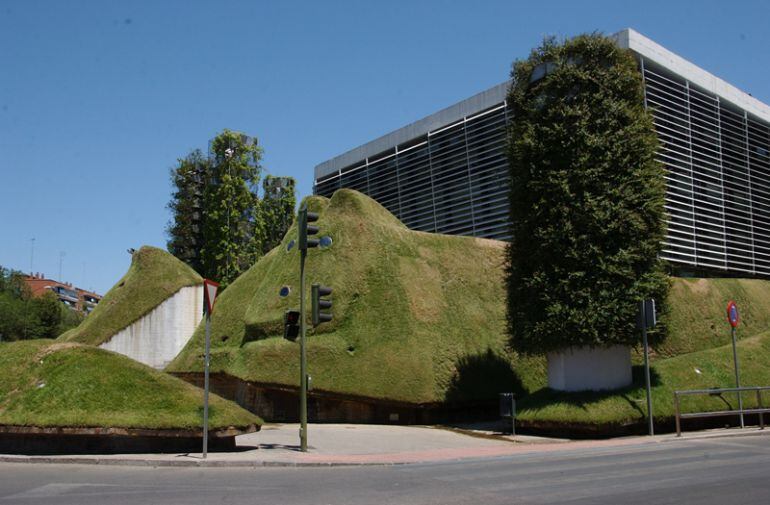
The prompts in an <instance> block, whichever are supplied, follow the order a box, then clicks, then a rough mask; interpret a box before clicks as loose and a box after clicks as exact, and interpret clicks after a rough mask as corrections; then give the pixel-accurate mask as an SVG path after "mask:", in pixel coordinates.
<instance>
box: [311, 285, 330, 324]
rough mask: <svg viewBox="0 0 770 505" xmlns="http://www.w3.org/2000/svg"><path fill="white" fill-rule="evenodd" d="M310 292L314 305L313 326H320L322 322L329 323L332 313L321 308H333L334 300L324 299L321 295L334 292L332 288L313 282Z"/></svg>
mask: <svg viewBox="0 0 770 505" xmlns="http://www.w3.org/2000/svg"><path fill="white" fill-rule="evenodd" d="M310 293H311V296H310V299H311V301H312V303H311V305H312V307H313V326H318V325H319V324H321V323H328V322H329V321H331V320H332V315H331V314H330V313H328V312H321V310H325V309H330V308H332V301H331V300H324V299H323V298H321V297H322V296H329V295H330V294H332V288H330V287H327V286H321V285H320V284H313V286H312V287H311V291H310Z"/></svg>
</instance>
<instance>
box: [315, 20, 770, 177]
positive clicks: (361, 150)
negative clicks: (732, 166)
mask: <svg viewBox="0 0 770 505" xmlns="http://www.w3.org/2000/svg"><path fill="white" fill-rule="evenodd" d="M610 38H612V39H614V40H615V41H616V43H617V44H618V46H619V47H622V48H624V49H630V50H632V51H633V52H635V53H636V54H638V55H640V56H641V57H642V58H644V59H645V60H650V61H652V62H654V63H656V64H658V65H660V66H662V67H665V68H666V69H668V70H670V71H671V72H673V73H675V74H677V75H679V76H681V77H683V78H684V79H686V80H688V81H690V82H691V83H693V84H695V85H696V86H698V87H700V88H703V89H704V90H706V91H709V92H711V93H714V94H715V95H717V96H719V97H720V98H721V99H724V100H726V101H728V102H730V103H732V104H734V105H736V106H738V107H740V108H741V109H744V110H746V111H747V112H748V113H749V114H752V115H754V116H756V117H757V118H759V119H761V120H763V121H766V122H768V123H770V106H768V105H767V104H765V103H763V102H761V101H759V100H757V99H756V98H754V97H753V96H751V95H749V94H748V93H746V92H744V91H741V90H740V89H738V88H736V87H735V86H733V85H732V84H730V83H728V82H727V81H724V80H722V79H720V78H719V77H717V76H715V75H713V74H711V73H709V72H707V71H706V70H703V69H702V68H700V67H699V66H697V65H695V64H694V63H691V62H689V61H687V60H686V59H684V58H682V57H681V56H679V55H677V54H675V53H673V52H671V51H669V50H668V49H666V48H665V47H663V46H661V45H660V44H658V43H656V42H654V41H653V40H651V39H649V38H647V37H645V36H644V35H642V34H641V33H639V32H637V31H636V30H634V29H632V28H626V29H625V30H621V31H619V32H617V33H615V34H614V35H611V36H610ZM510 83H511V81H510V80H507V81H505V82H501V83H500V84H498V85H496V86H493V87H491V88H489V89H487V90H485V91H482V92H481V93H478V94H476V95H473V96H472V97H470V98H466V99H465V100H462V101H460V102H457V103H456V104H454V105H450V106H449V107H447V108H445V109H441V110H440V111H438V112H435V113H433V114H431V115H429V116H426V117H424V118H422V119H420V120H418V121H415V122H414V123H411V124H408V125H406V126H404V127H402V128H399V129H398V130H395V131H392V132H390V133H387V134H385V135H383V136H381V137H378V138H376V139H374V140H372V141H370V142H367V143H366V144H363V145H361V146H359V147H356V148H354V149H351V150H350V151H347V152H345V153H343V154H340V155H339V156H335V157H334V158H331V159H330V160H327V161H324V162H322V163H319V164H318V165H316V167H315V179H316V180H318V179H320V178H322V177H325V176H327V175H330V174H333V173H336V172H338V171H340V170H341V169H343V168H345V167H348V166H350V165H352V164H354V163H357V162H360V161H362V160H365V159H367V158H370V157H372V156H375V155H377V154H380V153H382V152H384V151H387V150H389V149H393V148H394V147H396V146H398V145H400V144H403V143H404V142H408V141H410V140H412V139H414V138H417V137H420V136H422V135H426V134H427V133H429V132H432V131H434V130H437V129H439V128H442V127H444V126H446V125H449V124H451V123H454V122H455V121H459V120H461V119H463V118H465V117H468V116H472V115H474V114H476V113H478V112H482V111H484V110H486V109H488V108H490V107H493V106H495V105H497V104H499V103H501V102H503V101H505V98H506V95H507V93H508V87H509V85H510Z"/></svg>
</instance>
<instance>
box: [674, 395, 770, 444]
mask: <svg viewBox="0 0 770 505" xmlns="http://www.w3.org/2000/svg"><path fill="white" fill-rule="evenodd" d="M768 390H770V386H751V387H741V388H718V389H688V390H683V391H674V410H675V411H676V436H677V437H681V436H682V423H681V420H682V419H692V418H698V417H721V416H740V417H741V421H743V416H744V415H746V414H757V415H758V416H759V428H760V429H765V418H764V414H768V413H770V408H765V407H763V406H762V405H763V404H762V391H768ZM744 391H746V392H751V391H754V392H756V395H757V408H753V409H741V408H739V409H737V410H715V411H711V412H688V413H686V414H682V413H681V412H680V409H679V397H680V396H686V395H709V396H721V395H722V393H738V394H739V395H740V394H741V393H742V392H744ZM741 424H743V422H741Z"/></svg>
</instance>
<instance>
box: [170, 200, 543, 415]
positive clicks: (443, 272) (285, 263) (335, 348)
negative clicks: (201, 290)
mask: <svg viewBox="0 0 770 505" xmlns="http://www.w3.org/2000/svg"><path fill="white" fill-rule="evenodd" d="M309 203H310V207H311V208H312V209H313V210H316V211H319V212H320V213H321V217H320V220H319V225H320V226H321V229H322V234H326V233H328V234H329V235H331V236H332V237H333V238H334V245H333V246H332V247H331V248H329V249H327V250H317V249H316V250H311V251H310V252H309V258H308V262H307V279H308V285H310V284H311V283H313V282H320V283H323V284H327V285H330V286H332V287H333V288H334V296H333V299H334V307H333V313H334V321H333V322H331V323H328V324H325V325H323V326H321V327H319V332H318V333H311V334H310V337H309V339H308V362H309V372H310V374H311V375H312V377H313V384H314V387H316V388H318V389H323V390H330V391H337V392H342V393H350V394H357V395H365V396H369V397H374V398H385V399H392V400H402V401H409V402H434V401H445V400H450V401H451V400H462V399H467V398H479V397H482V398H483V397H487V398H489V397H494V395H495V394H496V393H497V390H498V388H499V387H501V385H503V386H502V387H503V388H504V389H506V390H510V389H512V388H513V389H516V390H521V389H522V387H534V386H535V385H536V384H537V383H538V382H541V381H542V379H543V377H544V366H543V361H542V359H528V360H523V359H518V358H517V357H516V356H515V355H512V354H511V353H509V352H508V351H506V349H505V322H504V316H505V313H504V306H503V304H502V303H501V300H502V297H503V296H504V290H503V284H502V277H501V275H490V272H500V271H501V268H502V262H503V247H502V246H503V244H502V243H500V242H495V241H490V240H481V239H474V238H468V237H456V236H446V235H437V234H428V233H421V232H415V231H411V230H409V229H407V228H406V227H405V226H404V225H403V224H401V223H400V222H399V221H398V220H397V219H396V218H395V217H393V215H391V214H390V213H389V212H387V211H386V210H385V209H384V208H382V207H381V206H380V205H379V204H377V203H376V202H375V201H374V200H372V199H370V198H368V197H366V196H364V195H361V194H360V193H356V192H354V191H349V190H343V191H339V192H337V193H336V194H335V195H334V197H333V198H332V199H331V200H327V199H325V198H319V197H314V198H311V199H309ZM293 237H296V228H292V229H291V230H289V232H288V233H287V235H286V238H284V242H283V243H282V244H281V246H279V247H278V248H276V249H274V250H273V251H271V252H270V253H269V254H268V255H267V256H265V257H264V258H263V259H262V260H260V261H259V262H258V263H257V264H256V265H255V266H254V267H253V268H252V269H250V270H249V271H248V272H247V273H245V274H244V275H243V276H241V277H240V278H239V279H238V280H236V281H235V282H234V283H233V284H232V285H231V286H230V287H228V288H227V290H225V291H224V292H223V293H222V295H221V297H220V298H219V299H218V300H217V308H216V311H215V313H214V316H213V318H212V342H213V344H212V349H213V357H212V360H213V365H212V366H213V369H214V370H222V371H226V372H228V373H230V374H233V375H236V376H238V377H241V378H244V379H248V380H253V381H264V382H272V383H282V384H288V385H296V384H297V383H298V376H299V371H298V350H297V344H294V343H291V342H287V341H285V340H284V339H283V338H281V332H282V328H281V324H282V316H283V312H284V310H286V309H288V308H293V307H296V306H298V296H297V286H296V279H297V278H298V269H299V265H298V264H299V257H298V255H299V252H298V251H297V249H296V248H294V249H293V250H292V251H289V252H287V251H286V247H285V246H286V243H287V242H288V241H289V239H290V238H293ZM284 284H287V285H290V286H291V287H292V288H293V290H294V292H293V293H292V295H291V296H289V297H288V298H287V299H281V298H279V297H278V291H279V288H280V287H281V286H282V285H284ZM308 290H309V287H308ZM308 298H309V297H308ZM202 340H203V331H202V328H198V331H197V332H196V334H195V335H194V336H193V338H192V340H191V342H190V343H189V344H188V346H187V347H186V348H185V350H184V351H183V352H182V353H181V354H180V356H178V357H177V359H176V360H175V361H174V362H172V363H171V365H169V367H168V369H167V370H168V371H187V370H198V371H199V370H201V367H202V361H201V359H200V357H199V356H200V354H201V352H200V349H201V348H202ZM511 363H513V366H514V367H515V368H516V370H517V372H518V377H517V374H515V373H514V372H513V368H512V366H511ZM520 382H524V384H521V383H520Z"/></svg>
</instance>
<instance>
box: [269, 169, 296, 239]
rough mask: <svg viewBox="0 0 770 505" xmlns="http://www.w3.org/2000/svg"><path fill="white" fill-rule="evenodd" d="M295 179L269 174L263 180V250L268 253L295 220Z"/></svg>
mask: <svg viewBox="0 0 770 505" xmlns="http://www.w3.org/2000/svg"><path fill="white" fill-rule="evenodd" d="M294 186H295V181H294V179H293V178H291V177H275V176H272V175H268V176H267V177H265V179H264V180H263V181H262V190H263V193H262V218H263V220H264V223H265V236H264V244H263V246H262V252H263V253H267V252H268V251H270V250H271V249H272V248H274V247H276V246H277V245H278V244H280V243H281V240H283V236H284V235H286V232H287V231H288V230H289V227H290V226H291V224H292V222H293V221H294V207H295V206H296V203H297V200H296V196H295V194H294Z"/></svg>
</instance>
